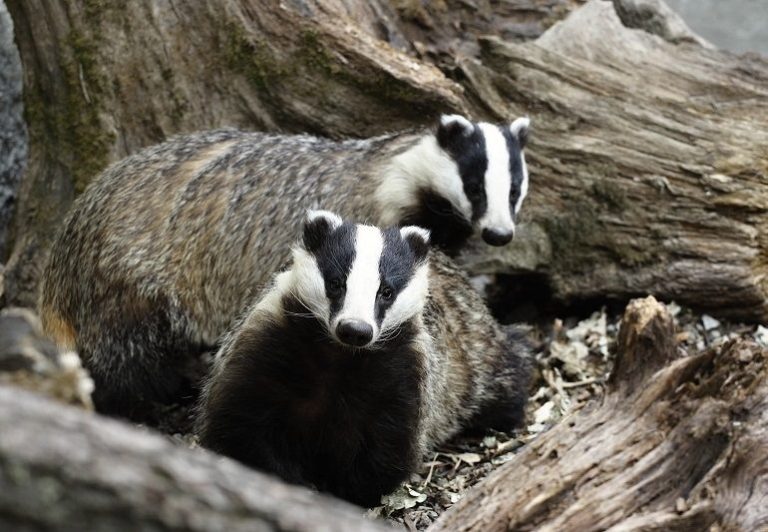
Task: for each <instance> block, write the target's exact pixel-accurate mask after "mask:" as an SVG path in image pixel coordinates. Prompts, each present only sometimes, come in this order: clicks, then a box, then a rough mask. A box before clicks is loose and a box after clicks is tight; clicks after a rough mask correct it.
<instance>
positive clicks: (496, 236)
mask: <svg viewBox="0 0 768 532" xmlns="http://www.w3.org/2000/svg"><path fill="white" fill-rule="evenodd" d="M514 237H515V230H514V229H512V230H511V231H500V230H497V229H488V228H486V229H483V240H485V243H486V244H490V245H491V246H504V245H506V244H509V243H510V242H511V241H512V239H513V238H514Z"/></svg>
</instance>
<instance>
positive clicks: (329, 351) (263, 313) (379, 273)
mask: <svg viewBox="0 0 768 532" xmlns="http://www.w3.org/2000/svg"><path fill="white" fill-rule="evenodd" d="M427 238H428V234H427V232H426V231H425V230H423V229H421V228H416V227H404V228H401V229H398V228H390V229H386V230H383V231H382V230H379V229H378V228H374V227H371V226H364V225H354V224H350V223H343V222H342V220H341V219H340V218H338V217H337V216H336V215H334V214H331V213H328V212H315V213H312V214H310V216H309V218H308V220H307V222H306V224H305V227H304V238H303V243H302V245H300V246H297V248H296V249H295V250H294V253H293V257H294V258H293V263H292V265H291V267H290V268H289V269H288V270H287V271H285V272H283V273H281V274H280V275H278V276H277V277H276V279H275V282H274V284H273V286H272V287H271V288H270V289H268V290H267V291H266V292H265V293H264V294H263V295H262V297H261V299H260V300H259V301H258V302H257V303H256V304H255V305H254V306H253V307H252V308H251V310H250V311H249V312H248V314H247V316H246V317H245V318H244V319H243V321H242V322H241V323H240V324H239V325H238V326H237V327H235V329H234V330H233V332H232V333H230V334H229V336H228V337H227V339H226V341H225V342H224V344H223V346H222V348H221V350H220V351H219V353H218V354H217V359H216V364H215V367H214V370H213V372H212V376H211V378H210V380H209V382H208V383H207V385H206V386H205V391H204V395H203V399H202V402H201V407H200V409H199V413H198V416H199V419H198V432H199V435H200V440H201V443H202V444H203V445H204V446H206V447H209V448H211V449H213V450H215V451H217V452H219V453H222V454H226V455H229V456H231V457H233V458H235V459H238V460H240V461H242V462H244V463H246V464H248V465H251V466H253V467H257V468H260V469H265V470H267V471H270V472H273V473H275V474H278V475H280V476H282V477H283V478H285V479H286V480H289V481H292V482H297V483H303V484H309V485H313V486H315V487H317V488H318V489H321V490H323V491H329V492H331V493H334V494H335V495H337V496H340V497H343V498H346V499H348V500H350V501H352V502H354V503H357V504H361V505H363V506H372V505H375V504H378V502H379V499H380V497H381V495H382V494H384V493H387V492H389V491H391V490H392V489H394V488H395V487H396V486H397V485H398V484H399V483H400V482H402V481H403V480H405V479H406V478H407V477H408V474H409V473H410V472H412V471H414V468H415V467H416V466H417V464H418V463H419V460H420V458H421V457H422V456H423V455H424V453H425V452H426V451H427V450H428V449H429V448H430V447H432V446H433V445H435V444H436V443H439V442H442V441H444V440H446V439H447V438H449V437H451V436H452V435H454V434H456V433H457V432H458V431H459V430H461V429H463V428H467V427H473V428H477V429H483V428H494V429H497V430H509V429H511V428H513V427H514V426H516V425H517V424H519V423H520V422H521V421H522V419H523V406H524V404H525V401H526V396H527V387H528V379H529V355H528V352H527V351H528V347H527V343H526V341H525V339H524V336H523V335H522V334H521V333H519V332H512V333H509V332H507V333H505V332H504V331H502V329H501V328H500V327H499V326H498V325H497V324H496V323H495V321H494V320H493V318H492V317H491V316H490V315H489V313H488V311H487V310H486V307H485V305H484V303H483V301H482V300H481V299H480V297H479V296H478V295H477V293H476V292H475V291H474V290H473V289H472V288H471V286H470V285H469V282H468V279H467V278H466V276H465V275H464V274H463V273H462V272H460V271H458V270H457V268H456V266H455V265H454V264H453V263H452V262H451V260H450V259H448V258H447V257H446V256H445V255H443V254H442V253H440V252H433V253H432V254H431V257H429V256H428V249H427Z"/></svg>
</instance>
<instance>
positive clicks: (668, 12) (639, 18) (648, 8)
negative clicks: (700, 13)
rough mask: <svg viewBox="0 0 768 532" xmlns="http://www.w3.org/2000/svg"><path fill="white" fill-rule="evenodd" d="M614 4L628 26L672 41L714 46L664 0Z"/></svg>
mask: <svg viewBox="0 0 768 532" xmlns="http://www.w3.org/2000/svg"><path fill="white" fill-rule="evenodd" d="M613 6H614V8H615V9H616V13H617V14H618V15H619V18H620V19H621V22H622V23H623V24H624V25H625V26H626V27H628V28H635V29H641V30H644V31H647V32H648V33H652V34H654V35H658V36H659V37H661V38H662V39H664V40H667V41H669V42H672V43H681V42H692V43H696V44H698V45H700V46H703V47H705V48H713V46H712V44H710V43H709V42H708V41H706V40H705V39H704V38H702V37H700V36H699V35H697V34H696V33H694V32H693V30H691V28H689V27H688V25H687V24H686V23H685V22H684V21H683V19H682V18H680V16H679V15H678V14H677V13H675V12H674V11H673V10H672V8H670V7H669V6H668V5H667V4H666V3H665V2H664V0H613Z"/></svg>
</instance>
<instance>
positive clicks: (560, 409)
mask: <svg viewBox="0 0 768 532" xmlns="http://www.w3.org/2000/svg"><path fill="white" fill-rule="evenodd" d="M668 308H669V309H670V311H671V312H672V314H673V315H674V318H675V321H676V324H677V328H678V334H677V339H678V346H679V348H680V349H684V350H686V351H688V350H690V351H696V352H700V351H703V350H705V349H707V348H717V347H718V346H722V345H725V343H726V342H728V341H729V340H732V339H737V338H745V337H752V338H754V339H755V340H756V341H757V342H758V343H759V344H760V345H762V346H763V347H768V328H766V327H763V326H755V325H742V324H732V323H726V322H721V321H718V320H716V319H714V318H712V317H711V316H708V315H706V314H704V315H702V314H696V313H694V312H692V311H690V310H688V309H682V308H680V307H679V306H677V305H676V304H674V303H671V304H669V305H668ZM620 318H621V314H616V315H615V316H612V315H608V314H607V313H606V311H605V310H604V309H603V310H600V311H598V312H595V313H593V314H592V315H591V316H590V317H588V318H587V319H583V320H578V319H575V318H570V319H566V320H559V319H556V320H554V321H553V322H551V323H548V324H544V325H539V326H536V327H534V329H533V330H532V331H531V335H532V337H533V338H534V339H535V340H536V341H537V344H538V345H537V346H536V369H535V376H534V383H533V387H532V396H531V399H530V402H529V404H528V416H527V419H528V425H527V426H526V427H524V428H523V429H522V430H519V431H517V432H516V433H514V434H503V433H495V434H487V435H486V436H485V437H473V438H470V437H457V438H454V439H453V440H452V441H450V442H448V443H447V444H445V445H443V446H441V447H440V448H438V449H437V450H436V451H435V452H434V454H433V455H432V456H430V457H429V459H428V460H427V461H425V462H424V463H423V464H422V468H421V471H420V472H419V473H417V474H414V475H413V476H412V478H411V479H410V482H408V483H407V484H405V485H403V486H401V487H400V488H399V489H398V490H397V491H395V492H394V493H392V494H390V495H388V496H385V497H384V498H383V500H382V502H383V505H382V506H379V507H376V508H374V509H372V510H370V511H369V515H371V516H376V517H383V518H387V519H389V520H391V521H394V522H396V523H399V524H401V525H404V526H405V527H406V528H407V529H408V530H410V531H415V530H424V529H426V528H427V527H428V526H429V525H430V524H432V523H433V522H434V521H435V520H436V519H437V517H438V516H439V515H440V514H441V513H442V512H444V511H445V510H446V509H448V508H449V507H450V506H452V505H453V504H455V503H456V502H457V501H458V500H459V499H461V497H462V496H463V494H464V493H465V492H466V490H467V489H469V488H470V487H472V486H473V485H475V484H477V483H478V482H479V481H480V480H481V479H482V478H484V477H485V476H487V475H488V474H489V473H491V472H492V471H493V470H494V469H496V468H498V467H499V466H501V465H502V464H504V463H505V462H508V461H509V460H511V459H512V458H513V457H514V456H515V454H516V453H517V452H519V451H520V449H521V448H522V447H523V446H524V445H525V444H526V443H527V442H529V441H531V440H532V439H534V438H536V437H537V436H538V435H539V434H540V433H542V432H544V431H546V430H547V429H549V428H550V427H552V426H553V425H554V424H556V423H557V422H558V421H559V420H560V419H562V418H563V417H564V416H565V415H567V414H569V413H571V412H573V411H575V410H578V409H579V408H581V407H582V406H584V405H585V404H586V403H587V402H588V401H589V400H590V399H592V398H594V397H598V396H600V395H602V394H603V393H604V383H605V382H606V379H607V378H608V375H609V374H610V371H611V368H612V364H613V355H614V345H615V342H616V336H617V334H618V330H619V325H620Z"/></svg>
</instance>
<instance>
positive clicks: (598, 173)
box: [6, 0, 768, 320]
mask: <svg viewBox="0 0 768 532" xmlns="http://www.w3.org/2000/svg"><path fill="white" fill-rule="evenodd" d="M615 1H616V2H618V3H622V2H624V0H615ZM577 3H579V2H578V0H571V1H567V0H551V1H549V2H540V1H535V0H518V1H516V2H512V3H509V2H493V3H492V2H477V4H478V6H479V7H478V11H477V16H476V17H475V18H472V19H471V20H472V23H471V24H469V25H465V26H464V27H462V26H461V25H458V26H457V25H456V24H454V22H455V20H454V18H453V16H454V15H453V13H454V12H458V10H466V9H469V8H468V7H467V5H468V4H467V3H466V2H458V1H456V2H453V1H447V2H446V3H441V2H435V3H430V4H429V5H428V6H426V7H424V6H422V5H421V3H419V2H414V3H408V2H395V1H394V0H393V1H391V2H390V1H385V0H380V1H377V2H371V3H367V4H364V5H363V4H361V3H359V2H350V1H345V0H313V1H310V2H299V1H286V2H262V1H257V0H226V1H224V2H213V1H212V0H194V1H191V2H185V3H184V5H183V6H182V5H180V4H178V3H177V2H174V1H172V0H165V1H161V2H149V1H147V0H133V1H131V2H129V3H128V4H127V6H125V7H123V6H122V5H119V6H118V4H114V5H113V4H111V3H109V2H89V1H86V0H69V1H64V0H53V1H46V2H43V1H42V0H9V2H8V7H9V10H10V12H11V14H12V16H13V18H14V20H15V23H16V36H17V41H18V43H19V48H20V52H21V57H22V61H23V64H24V66H25V83H24V86H25V91H26V96H25V98H26V103H27V120H28V124H29V130H30V143H31V144H30V160H29V167H28V172H27V174H26V177H25V179H24V181H23V183H22V189H21V191H20V204H19V209H18V212H17V215H16V221H15V224H14V229H15V242H14V248H13V254H12V256H11V259H10V263H9V265H8V271H7V273H6V285H7V286H6V297H7V298H8V300H9V301H10V302H15V303H20V304H27V305H29V304H31V303H32V302H33V301H34V294H35V287H36V281H37V278H38V275H39V270H40V268H41V266H42V263H43V258H44V256H45V251H46V249H47V245H48V242H49V241H50V238H51V235H52V232H53V230H54V229H55V228H56V227H57V226H58V225H59V222H60V220H61V217H62V216H63V214H64V212H65V211H66V209H67V207H68V206H69V204H70V203H71V201H72V199H73V197H74V195H75V194H76V192H77V191H79V190H82V188H83V187H84V186H85V184H86V183H87V182H88V181H89V180H90V179H91V178H92V177H93V175H94V174H96V173H97V172H98V171H99V170H100V169H101V168H103V167H104V165H106V164H107V163H108V162H109V161H112V160H115V159H116V158H118V157H121V156H123V155H126V154H128V153H131V152H134V151H136V150H137V149H138V148H139V147H141V146H144V145H146V144H150V143H153V142H157V141H159V140H162V139H163V138H165V137H166V136H168V135H169V134H171V133H175V132H178V131H189V130H193V129H203V128H213V127H217V126H221V125H234V126H241V127H249V128H263V129H270V130H279V131H300V130H301V131H311V132H317V133H323V134H327V135H331V136H335V137H343V136H350V135H354V136H366V135H371V134H374V133H379V132H382V131H385V130H392V129H396V128H405V127H410V126H415V125H425V124H428V123H430V121H431V120H432V119H433V118H434V116H435V115H436V114H437V113H438V112H441V111H467V112H470V113H471V114H473V115H474V116H476V117H478V118H484V117H485V118H493V119H504V120H507V119H509V118H510V117H511V116H513V115H515V114H519V113H528V114H530V115H531V117H532V119H533V123H534V127H535V136H534V139H533V142H532V145H531V148H530V154H529V159H530V162H531V164H530V167H531V173H532V191H531V196H530V202H529V203H528V205H526V208H525V209H524V216H523V219H524V221H525V222H527V223H526V226H525V227H524V228H523V229H522V230H521V236H520V238H519V239H518V241H516V242H515V243H514V245H512V246H510V247H508V248H507V249H504V250H497V249H490V248H488V247H482V248H478V249H476V250H474V251H472V252H470V253H468V254H466V259H465V263H466V264H467V266H468V267H469V268H470V269H471V270H472V271H473V272H491V273H509V274H518V273H520V272H524V273H531V272H532V273H535V274H538V275H540V276H541V278H542V279H543V280H544V281H545V282H546V284H547V285H549V287H550V288H551V292H552V294H553V296H554V297H555V298H557V299H561V300H578V299H585V298H594V297H601V298H604V297H611V298H617V299H625V298H629V297H633V296H636V295H638V294H645V293H648V292H650V293H654V294H656V295H657V296H659V297H662V298H674V299H677V300H678V301H680V302H682V303H685V304H689V305H693V306H698V307H701V308H705V309H707V310H710V311H711V312H713V313H715V314H719V315H725V316H731V317H736V318H741V319H750V320H763V319H766V318H768V306H767V305H766V295H767V294H766V293H767V291H768V284H767V283H768V276H766V262H767V261H768V236H766V235H768V231H767V230H766V229H768V228H766V224H768V216H766V209H768V158H766V156H765V153H766V150H768V64H767V63H766V61H764V60H761V59H758V58H756V57H742V58H737V57H735V56H733V55H730V54H727V53H721V52H717V51H713V50H709V49H707V48H704V47H701V46H698V45H696V44H691V43H684V44H680V45H675V44H672V43H670V42H667V41H665V40H663V39H662V38H660V37H657V36H655V35H651V34H649V33H646V32H644V31H642V30H630V29H628V28H626V27H625V26H623V25H622V23H621V21H620V19H619V18H618V16H617V15H616V12H615V11H614V9H613V5H612V4H611V3H610V2H604V1H601V0H592V1H591V2H589V3H588V4H587V5H586V6H584V7H582V8H581V9H579V10H578V11H576V12H574V14H573V15H572V16H571V17H570V18H569V19H567V20H566V21H565V22H564V23H561V24H560V25H559V26H557V27H554V28H552V29H550V30H549V31H548V32H547V33H545V34H544V35H543V36H542V37H541V38H539V39H538V40H537V41H535V42H529V43H526V44H512V43H510V42H509V41H507V42H503V41H501V40H500V39H498V38H494V37H489V38H484V39H481V40H477V39H475V38H474V35H475V32H482V31H490V32H494V33H496V34H502V35H503V36H504V37H505V38H506V39H508V40H509V39H515V38H518V37H520V35H521V34H524V33H525V31H522V32H518V33H515V31H512V30H510V28H514V27H515V26H514V25H515V23H518V24H520V25H521V26H520V27H525V28H528V29H527V30H526V31H528V34H529V35H533V34H535V32H536V31H538V29H539V28H541V27H543V26H544V25H545V24H546V23H547V22H546V21H545V18H546V17H550V19H551V20H554V19H556V18H557V16H560V15H559V14H561V13H565V12H566V11H567V10H568V8H570V7H572V6H573V5H574V4H577ZM454 4H455V5H454ZM523 4H530V5H532V6H544V7H539V11H536V10H535V9H529V10H528V11H525V12H522V11H518V10H516V9H515V8H514V6H516V5H523ZM510 5H512V6H513V7H510ZM408 6H411V7H408ZM414 6H415V7H414ZM445 6H447V7H445ZM462 6H463V7H462ZM622 12H623V13H625V16H629V15H626V9H625V10H623V11H622ZM494 15H496V16H497V17H501V18H494ZM463 18H467V17H463ZM499 20H501V21H502V22H501V23H500V22H499ZM641 22H642V20H641ZM630 23H631V24H632V25H635V26H636V25H638V24H639V23H638V20H637V19H636V18H633V19H632V21H631V22H630ZM526 25H527V26H526ZM457 28H458V29H457ZM651 29H653V28H651ZM462 34H464V35H463V38H462ZM668 37H669V36H668ZM669 38H672V37H669ZM381 39H387V40H388V41H390V42H391V43H392V44H393V45H394V46H397V47H399V49H396V48H393V47H392V46H390V45H389V44H387V43H386V42H384V41H383V40H381ZM674 40H680V39H677V38H675V39H674ZM406 52H410V53H414V54H417V55H418V56H419V57H420V58H421V59H416V58H414V57H411V56H408V55H406ZM473 54H476V55H473ZM432 61H433V62H435V63H436V64H437V65H439V66H440V68H441V69H443V71H444V72H446V73H448V74H450V75H451V76H452V77H453V78H454V79H455V80H456V81H451V80H449V79H448V78H446V77H445V75H444V74H443V73H441V71H440V70H437V69H436V68H434V66H432V65H430V64H429V62H432Z"/></svg>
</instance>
